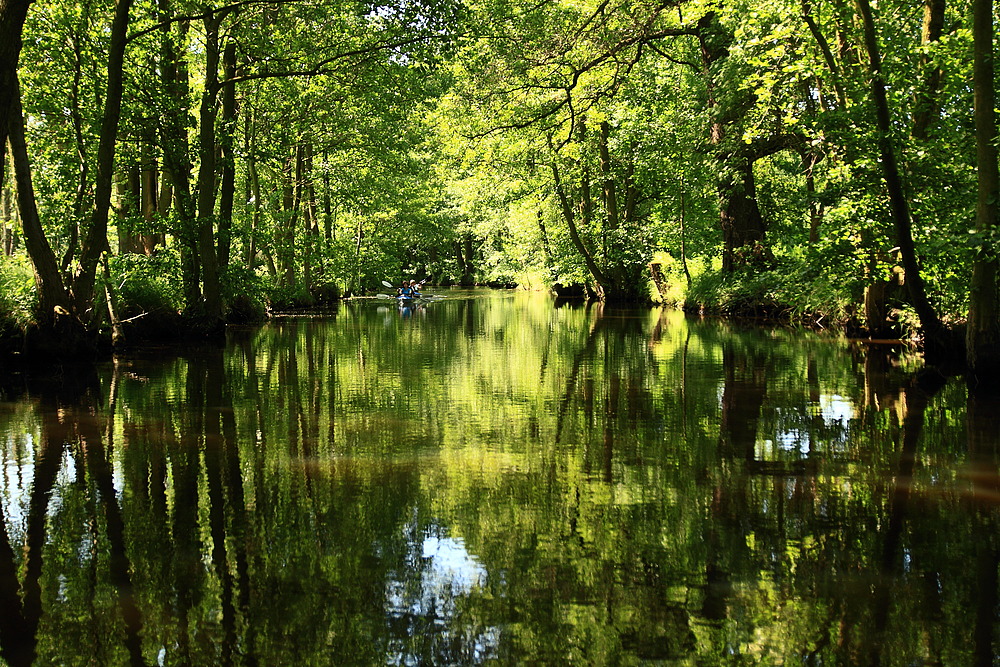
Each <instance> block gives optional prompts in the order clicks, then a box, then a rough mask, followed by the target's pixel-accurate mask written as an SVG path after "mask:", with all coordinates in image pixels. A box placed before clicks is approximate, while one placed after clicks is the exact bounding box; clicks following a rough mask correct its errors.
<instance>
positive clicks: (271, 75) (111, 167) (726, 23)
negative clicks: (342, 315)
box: [0, 0, 1000, 368]
mask: <svg viewBox="0 0 1000 667" xmlns="http://www.w3.org/2000/svg"><path fill="white" fill-rule="evenodd" d="M995 12H996V8H995V7H994V6H993V2H992V0H974V1H969V0H963V1H961V2H945V1H944V0H926V1H925V2H924V3H923V4H914V3H911V2H903V1H902V0H880V1H879V2H877V3H874V4H872V3H870V2H869V0H819V1H814V0H772V1H770V2H759V1H758V0H742V1H740V2H719V1H706V0H695V1H684V0H677V1H671V2H658V1H653V0H632V1H629V2H625V1H623V0H604V1H592V0H583V1H577V2H568V1H565V0H553V1H547V2H538V3H518V2H513V3H511V2H501V1H498V0H466V1H465V2H462V1H460V0H440V1H438V0H427V1H409V0H401V1H399V2H388V3H378V4H374V3H367V2H346V1H345V2H329V1H319V0H268V1H263V0H261V1H258V0H245V1H241V2H222V3H209V2H189V1H186V0H118V2H117V3H111V2H104V1H101V0H85V1H84V2H78V3H67V2H61V1H58V0H38V1H36V2H29V1H28V0H3V1H0V44H2V45H3V46H2V47H0V128H2V130H3V131H2V132H0V134H2V139H3V140H2V142H0V144H2V146H3V149H4V150H3V158H4V159H3V161H2V165H3V168H2V171H0V173H2V182H0V185H2V200H0V207H2V210H0V215H2V218H3V220H2V223H3V229H2V238H0V241H2V248H3V253H2V255H3V258H2V261H0V283H2V285H0V310H2V311H3V313H4V322H5V327H7V329H8V331H12V330H17V329H20V330H25V329H29V330H33V331H35V332H36V334H35V339H36V340H37V341H41V342H40V345H42V347H44V341H45V340H46V333H45V332H50V333H51V332H58V334H57V339H58V340H59V341H60V344H61V345H64V344H65V342H66V340H67V334H71V335H72V336H73V337H74V338H78V339H79V340H81V341H90V340H92V339H93V337H94V336H95V335H99V334H101V332H113V333H114V335H115V337H116V338H117V339H118V340H121V339H122V338H123V337H125V336H127V335H148V334H149V333H150V332H154V331H164V330H177V329H179V328H180V327H188V328H190V327H192V326H194V327H196V328H198V329H199V330H203V331H213V330H217V329H218V327H219V326H221V325H222V324H224V323H226V322H232V321H238V320H241V319H246V318H250V317H255V316H259V315H260V313H262V312H263V311H264V309H265V308H281V307H288V306H312V305H319V304H323V303H327V302H329V301H330V300H333V299H337V298H341V297H344V296H350V295H363V294H373V293H375V292H377V291H379V290H384V288H383V287H381V285H382V282H383V281H391V282H393V283H396V282H398V281H399V280H400V279H401V278H414V279H417V280H423V279H428V280H429V281H430V282H431V283H433V284H439V285H448V284H460V285H473V284H488V285H494V286H521V287H526V288H535V289H550V290H553V291H555V292H556V293H558V294H562V295H587V296H590V297H591V298H601V299H605V300H607V301H610V302H646V301H650V300H656V301H663V302H668V303H676V304H681V305H686V306H687V307H689V308H694V309H708V310H717V311H721V312H728V313H736V314H758V315H759V314H765V315H772V316H782V317H793V318H797V319H800V320H805V321H809V322H822V323H838V324H841V325H846V326H848V327H851V328H852V329H855V330H858V331H861V332H864V333H866V334H867V335H871V336H874V337H885V336H899V335H905V334H908V333H910V332H915V331H920V332H922V334H923V336H924V340H925V343H926V342H931V343H933V342H934V341H937V342H939V343H942V342H945V341H948V342H950V343H953V342H954V341H955V340H956V338H955V335H954V332H955V331H958V330H960V329H959V328H960V327H961V326H963V325H964V324H966V323H968V325H969V326H968V331H967V336H968V340H969V342H970V348H969V354H970V355H971V356H970V359H972V357H975V361H974V364H973V365H974V366H977V367H981V368H998V366H997V360H996V353H995V354H994V355H993V356H992V357H990V356H989V355H986V356H985V357H984V356H983V350H988V349H990V347H991V346H992V347H996V348H1000V344H998V343H1000V335H998V333H997V329H998V327H1000V324H998V316H997V309H996V300H997V277H996V248H997V231H996V229H997V226H996V217H997V213H996V211H997V198H998V197H997V177H996V149H997V146H996V137H997V133H996V116H995V106H996V103H995V97H994V90H995V88H996V72H995V70H994V68H993V65H992V61H993V54H994V53H995V52H996V47H997V44H996V31H995V30H994V29H993V26H994V22H995ZM948 332H951V333H948ZM976 350H978V352H976ZM990 359H992V360H990ZM984 364H985V365H984Z"/></svg>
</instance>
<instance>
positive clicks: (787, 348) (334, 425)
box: [0, 291, 1000, 665]
mask: <svg viewBox="0 0 1000 667" xmlns="http://www.w3.org/2000/svg"><path fill="white" fill-rule="evenodd" d="M914 370H916V366H911V364H909V363H907V362H905V361H904V362H898V361H897V362H889V361H888V360H886V358H885V357H884V355H867V353H866V351H865V350H864V349H863V348H861V347H860V346H852V345H850V344H849V343H847V342H846V341H843V340H838V339H836V338H832V337H817V336H814V335H811V334H805V333H801V332H794V331H773V330H768V329H755V328H746V327H744V328H739V327H736V326H733V325H729V324H726V323H723V322H717V321H707V322H699V321H692V320H686V319H685V318H684V317H683V316H682V315H680V314H678V313H675V312H671V311H660V310H652V311H650V310H648V309H641V310H612V309H609V308H601V307H600V306H591V307H584V306H582V305H576V306H573V305H567V306H563V307H554V305H553V303H552V301H551V300H550V299H548V298H546V297H543V296H540V295H530V294H523V293H517V294H515V293H509V292H486V291H478V292H458V291H455V292H449V293H448V296H447V298H446V299H444V300H442V301H439V302H435V303H431V304H430V305H428V306H427V307H426V308H422V309H418V310H416V311H407V312H400V311H399V310H397V309H396V308H395V307H392V308H386V307H385V305H384V302H381V303H380V302H377V301H374V300H370V301H364V302H354V303H350V304H345V305H343V306H341V307H340V308H339V309H338V311H337V312H335V313H331V314H329V315H326V316H322V317H302V318H289V319H283V320H280V321H277V322H274V323H271V324H269V325H267V326H265V327H263V328H259V329H245V330H232V331H230V333H229V340H228V343H227V345H226V346H225V348H224V349H222V348H210V347H203V348H197V349H189V350H182V351H180V352H179V353H178V352H177V351H147V352H143V353H135V354H133V355H131V356H128V357H122V358H119V359H118V360H117V361H116V362H115V363H114V364H105V365H102V366H100V367H98V368H96V369H89V370H88V369H79V370H78V371H70V370H67V371H64V372H63V374H62V375H61V376H59V377H57V378H52V377H34V376H27V375H23V374H21V375H10V374H8V376H7V377H6V378H5V385H4V387H5V388H4V389H3V394H2V396H0V399H2V403H0V437H2V443H3V450H2V452H3V466H4V467H3V471H4V476H3V479H2V487H0V493H2V497H0V506H2V511H3V517H2V519H3V527H4V528H5V530H4V534H3V535H2V536H0V538H2V541H0V610H3V613H2V615H0V616H2V618H0V644H2V649H3V652H2V656H3V658H4V660H5V661H6V662H7V663H8V664H15V665H21V664H29V663H30V662H31V661H32V660H34V663H35V664H43V665H49V664H53V665H85V664H90V665H92V664H96V665H117V664H129V663H132V664H140V663H144V664H150V665H152V664H162V665H226V664H236V665H346V664H359V665H383V664H404V665H451V664H455V665H466V664H478V663H494V664H547V665H561V664H579V665H582V664H592V665H634V664H681V665H730V664H739V665H758V664H759V665H796V664H803V665H836V664H840V665H875V664H884V665H971V664H986V665H988V664H996V662H997V653H998V651H997V633H996V628H997V620H998V614H997V566H998V553H1000V551H998V545H1000V531H998V516H1000V514H998V507H1000V505H998V502H997V501H998V499H1000V493H998V484H997V449H998V440H1000V426H998V425H1000V406H997V405H989V404H983V403H981V402H980V403H976V402H972V401H970V400H968V399H967V397H966V391H965V387H964V385H963V384H962V383H961V382H959V381H956V380H952V381H950V382H948V383H946V384H943V383H941V382H938V381H936V380H935V379H934V378H933V377H929V378H924V379H923V381H921V378H920V377H918V376H916V375H915V374H914V372H913V371H914Z"/></svg>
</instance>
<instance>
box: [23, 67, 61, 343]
mask: <svg viewBox="0 0 1000 667" xmlns="http://www.w3.org/2000/svg"><path fill="white" fill-rule="evenodd" d="M14 86H15V92H17V88H18V84H17V81H16V80H15V83H14ZM12 106H13V109H12V111H13V113H12V114H11V116H10V121H11V122H10V126H9V128H8V139H9V143H10V148H11V157H12V158H13V162H14V179H15V182H16V184H17V201H18V208H19V210H20V213H21V230H22V232H23V233H24V245H25V248H26V249H27V251H28V256H29V257H30V259H31V264H32V266H33V267H34V271H35V285H36V287H37V289H38V313H37V318H38V323H39V325H40V326H41V327H42V328H48V327H51V326H52V325H53V323H54V321H55V318H56V316H57V314H59V315H66V314H67V313H68V312H69V311H70V310H71V309H70V299H69V295H68V293H67V291H66V287H65V285H64V283H63V278H62V274H61V273H60V272H59V265H58V264H57V262H56V256H55V254H54V253H53V252H52V247H51V246H50V245H49V240H48V239H47V238H46V236H45V231H44V230H43V229H42V222H41V220H40V219H39V217H38V206H37V204H36V201H35V189H34V185H33V184H32V179H31V164H30V162H29V160H28V146H27V144H26V143H25V139H24V115H23V112H22V111H21V100H20V95H19V94H16V95H15V98H14V103H13V105H12Z"/></svg>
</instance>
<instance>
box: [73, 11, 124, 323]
mask: <svg viewBox="0 0 1000 667" xmlns="http://www.w3.org/2000/svg"><path fill="white" fill-rule="evenodd" d="M131 8H132V0H117V4H116V6H115V17H114V20H113V21H112V23H111V44H110V46H109V48H108V82H107V91H106V97H105V100H104V116H103V119H102V121H101V139H100V143H99V145H98V148H97V180H96V182H95V184H94V212H93V216H92V217H91V220H90V227H89V229H88V230H87V235H86V237H85V238H84V241H83V247H82V248H81V250H80V270H79V271H78V272H77V275H76V277H75V278H74V280H73V301H74V303H75V306H76V311H77V313H78V315H79V316H80V317H81V318H82V317H83V314H84V313H86V312H87V311H88V310H90V309H91V308H92V306H93V303H94V284H95V282H96V280H97V265H98V262H99V260H100V258H101V254H102V253H105V252H110V251H111V248H110V247H109V246H108V213H109V211H110V210H111V189H112V186H113V184H114V183H113V182H114V168H115V143H116V142H117V140H118V121H119V119H120V118H121V108H122V89H123V71H124V63H125V47H126V46H127V45H128V35H127V32H128V22H129V11H130V10H131Z"/></svg>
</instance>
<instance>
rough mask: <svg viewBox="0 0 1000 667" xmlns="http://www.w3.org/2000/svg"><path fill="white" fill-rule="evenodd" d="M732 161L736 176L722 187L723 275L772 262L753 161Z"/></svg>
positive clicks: (736, 159) (720, 205)
mask: <svg viewBox="0 0 1000 667" xmlns="http://www.w3.org/2000/svg"><path fill="white" fill-rule="evenodd" d="M732 162H735V164H732V163H731V165H730V166H731V167H732V169H733V170H734V171H735V172H736V176H735V177H733V178H732V179H730V180H726V181H723V182H722V183H721V184H720V185H719V210H720V224H721V225H722V239H723V243H724V246H723V251H722V270H723V271H724V272H729V271H732V270H734V269H735V268H736V267H737V266H741V265H743V264H757V263H759V262H758V261H757V260H761V261H764V262H766V261H767V260H768V259H769V253H768V252H767V250H766V248H765V247H764V235H765V233H766V231H767V229H766V225H765V224H764V217H763V216H762V215H761V213H760V207H758V205H757V184H756V182H755V181H754V177H753V162H752V161H751V160H750V159H748V158H734V159H733V161H732ZM746 249H749V250H746Z"/></svg>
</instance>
